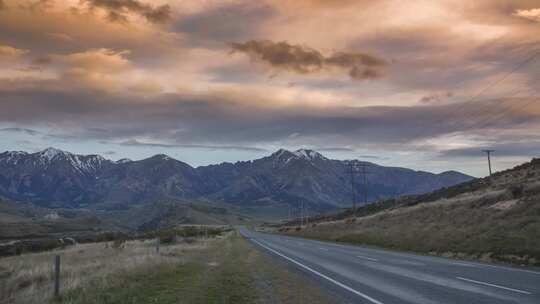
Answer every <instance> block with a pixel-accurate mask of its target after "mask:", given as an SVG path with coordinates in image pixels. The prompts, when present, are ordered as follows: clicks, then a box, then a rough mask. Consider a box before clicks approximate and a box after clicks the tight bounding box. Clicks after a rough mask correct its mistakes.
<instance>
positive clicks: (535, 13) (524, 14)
mask: <svg viewBox="0 0 540 304" xmlns="http://www.w3.org/2000/svg"><path fill="white" fill-rule="evenodd" d="M513 15H514V16H516V17H521V18H525V19H528V20H531V21H536V22H540V8H533V9H529V10H527V9H518V10H516V11H515V12H514V14H513Z"/></svg>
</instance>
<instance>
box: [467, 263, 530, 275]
mask: <svg viewBox="0 0 540 304" xmlns="http://www.w3.org/2000/svg"><path fill="white" fill-rule="evenodd" d="M475 265H478V267H491V268H497V269H501V270H506V271H518V272H526V273H532V274H536V275H540V272H538V271H532V270H527V269H519V268H512V267H502V266H496V265H486V264H475Z"/></svg>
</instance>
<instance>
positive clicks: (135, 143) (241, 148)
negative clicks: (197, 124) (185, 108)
mask: <svg viewBox="0 0 540 304" xmlns="http://www.w3.org/2000/svg"><path fill="white" fill-rule="evenodd" d="M120 145H122V146H135V147H159V148H192V149H208V150H235V151H251V152H265V151H267V150H266V149H262V148H256V147H246V146H217V145H195V144H192V145H190V144H167V143H149V142H141V141H138V140H136V139H129V140H127V141H124V142H122V143H120Z"/></svg>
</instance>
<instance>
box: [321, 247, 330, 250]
mask: <svg viewBox="0 0 540 304" xmlns="http://www.w3.org/2000/svg"><path fill="white" fill-rule="evenodd" d="M319 250H323V251H328V249H326V248H322V247H319Z"/></svg>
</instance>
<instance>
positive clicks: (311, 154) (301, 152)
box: [294, 149, 326, 160]
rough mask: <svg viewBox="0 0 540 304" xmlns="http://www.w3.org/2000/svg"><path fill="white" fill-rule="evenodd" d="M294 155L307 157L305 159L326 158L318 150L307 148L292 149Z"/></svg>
mask: <svg viewBox="0 0 540 304" xmlns="http://www.w3.org/2000/svg"><path fill="white" fill-rule="evenodd" d="M294 155H296V156H298V157H300V158H303V159H307V160H314V159H326V158H325V157H324V156H322V155H321V154H320V153H319V152H316V151H313V150H309V149H300V150H296V151H294Z"/></svg>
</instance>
